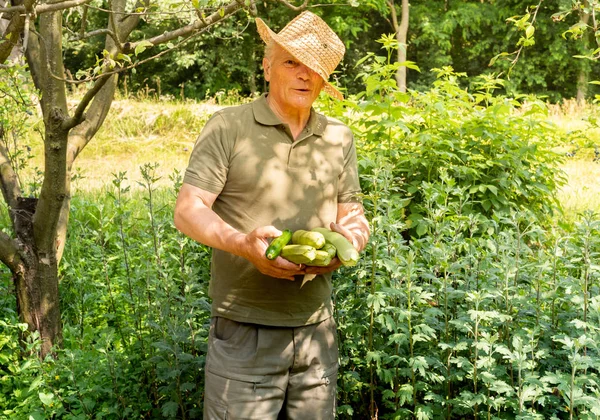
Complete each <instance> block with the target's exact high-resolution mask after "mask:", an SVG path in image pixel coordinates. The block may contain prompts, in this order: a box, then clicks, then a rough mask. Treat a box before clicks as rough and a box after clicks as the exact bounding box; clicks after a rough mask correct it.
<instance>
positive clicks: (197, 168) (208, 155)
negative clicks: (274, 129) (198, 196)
mask: <svg viewBox="0 0 600 420" xmlns="http://www.w3.org/2000/svg"><path fill="white" fill-rule="evenodd" d="M229 131H230V130H228V127H227V123H226V121H225V119H224V118H223V115H222V114H221V113H220V112H217V113H216V114H215V115H213V116H212V117H211V118H210V119H209V120H208V122H207V123H206V125H205V126H204V128H203V129H202V132H201V133H200V135H199V136H198V139H197V140H196V144H195V145H194V149H193V150H192V154H191V156H190V160H189V163H188V167H187V169H186V171H185V175H184V177H183V182H184V183H186V184H190V185H193V186H195V187H198V188H202V189H203V190H206V191H209V192H212V193H215V194H219V193H220V192H221V191H222V190H223V187H224V186H225V182H226V181H227V173H228V171H229V159H230V156H231V149H232V145H233V142H234V140H235V136H234V135H232V133H230V132H229Z"/></svg>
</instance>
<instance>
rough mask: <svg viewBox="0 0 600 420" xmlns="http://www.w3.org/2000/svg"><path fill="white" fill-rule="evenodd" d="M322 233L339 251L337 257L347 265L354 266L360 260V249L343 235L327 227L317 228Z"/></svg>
mask: <svg viewBox="0 0 600 420" xmlns="http://www.w3.org/2000/svg"><path fill="white" fill-rule="evenodd" d="M313 231H315V232H319V233H322V234H323V236H324V237H325V240H327V242H331V243H332V244H333V246H335V249H336V251H337V257H338V258H339V259H340V261H341V262H342V264H344V265H345V266H353V265H356V263H357V262H358V251H357V250H356V248H354V246H353V245H352V244H351V243H350V242H349V241H348V239H346V238H345V237H344V236H343V235H341V234H339V233H337V232H333V231H331V230H329V229H325V228H315V229H313Z"/></svg>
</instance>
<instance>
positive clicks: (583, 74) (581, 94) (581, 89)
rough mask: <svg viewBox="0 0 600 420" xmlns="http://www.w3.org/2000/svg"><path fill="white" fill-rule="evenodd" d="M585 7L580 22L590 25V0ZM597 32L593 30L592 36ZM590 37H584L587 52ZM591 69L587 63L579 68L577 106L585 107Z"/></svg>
mask: <svg viewBox="0 0 600 420" xmlns="http://www.w3.org/2000/svg"><path fill="white" fill-rule="evenodd" d="M583 6H584V8H583V9H581V10H580V12H579V21H580V22H581V23H583V24H585V25H588V23H589V22H590V14H589V13H586V11H585V10H586V8H589V7H590V4H589V1H588V0H584V1H583ZM594 32H595V31H594V30H593V29H592V34H593V33H594ZM588 39H589V38H588V36H587V31H586V33H585V34H584V36H583V39H582V41H583V48H584V49H585V50H587V49H588V47H589V41H588ZM589 72H590V70H589V67H588V65H587V63H582V65H581V66H580V68H579V74H578V75H577V104H579V105H583V104H584V103H585V98H586V96H587V92H588V80H589Z"/></svg>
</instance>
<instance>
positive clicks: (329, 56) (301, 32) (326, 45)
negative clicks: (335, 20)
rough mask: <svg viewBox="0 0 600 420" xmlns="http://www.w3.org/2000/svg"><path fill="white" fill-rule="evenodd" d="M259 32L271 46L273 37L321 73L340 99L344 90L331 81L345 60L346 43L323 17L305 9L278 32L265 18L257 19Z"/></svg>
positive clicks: (305, 63) (328, 90) (325, 84)
mask: <svg viewBox="0 0 600 420" xmlns="http://www.w3.org/2000/svg"><path fill="white" fill-rule="evenodd" d="M256 27H257V30H258V34H259V35H260V37H261V38H262V40H263V41H265V43H266V44H267V45H268V44H269V43H270V41H271V40H273V41H275V42H276V43H277V44H279V45H280V46H281V47H283V48H284V49H286V50H287V51H288V52H289V53H290V54H292V55H293V56H294V57H295V58H296V59H297V60H299V61H300V62H301V63H302V64H304V65H305V66H307V67H308V68H310V69H311V70H313V71H314V72H315V73H317V74H318V75H319V76H321V78H322V79H323V81H324V82H325V83H324V85H323V90H324V91H325V92H327V93H328V94H330V95H331V96H333V97H334V98H337V99H344V96H343V95H342V93H341V92H340V91H339V90H337V89H336V88H334V87H333V86H332V85H330V84H329V83H328V82H327V79H329V76H330V75H331V73H333V70H335V68H336V67H337V65H338V64H339V63H340V61H341V60H342V57H343V56H344V52H346V48H345V47H344V43H343V42H342V41H341V40H340V38H338V36H337V35H336V34H335V32H333V31H332V30H331V28H330V27H329V26H327V24H326V23H325V22H324V21H323V19H321V18H320V17H319V16H317V15H315V14H314V13H311V12H302V13H301V14H299V15H298V16H296V17H295V18H294V19H293V20H292V21H291V22H290V23H288V24H287V25H286V26H285V28H283V29H282V30H281V31H279V33H278V34H276V33H275V32H273V31H272V30H271V29H270V28H269V27H268V26H267V24H266V23H265V22H264V21H263V20H262V19H261V18H256Z"/></svg>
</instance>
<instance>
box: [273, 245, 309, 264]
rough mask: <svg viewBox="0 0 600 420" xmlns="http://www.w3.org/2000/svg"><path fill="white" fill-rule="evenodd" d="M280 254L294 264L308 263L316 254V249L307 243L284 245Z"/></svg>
mask: <svg viewBox="0 0 600 420" xmlns="http://www.w3.org/2000/svg"><path fill="white" fill-rule="evenodd" d="M281 256H282V257H283V258H285V259H286V260H288V261H291V262H293V263H295V264H309V263H311V262H312V261H313V260H314V259H315V257H316V256H317V250H316V249H315V248H313V247H312V246H309V245H286V246H284V247H283V249H282V250H281Z"/></svg>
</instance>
